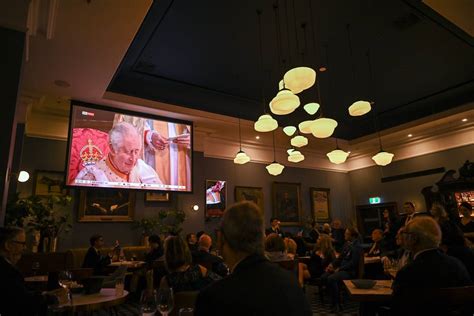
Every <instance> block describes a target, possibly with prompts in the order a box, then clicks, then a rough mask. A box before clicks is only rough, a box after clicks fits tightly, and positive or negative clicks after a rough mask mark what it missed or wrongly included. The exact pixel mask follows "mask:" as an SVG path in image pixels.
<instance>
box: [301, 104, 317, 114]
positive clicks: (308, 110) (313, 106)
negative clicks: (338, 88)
mask: <svg viewBox="0 0 474 316" xmlns="http://www.w3.org/2000/svg"><path fill="white" fill-rule="evenodd" d="M304 110H305V111H306V113H308V114H309V115H313V114H315V113H316V112H318V110H319V103H316V102H311V103H308V104H306V105H305V106H304Z"/></svg>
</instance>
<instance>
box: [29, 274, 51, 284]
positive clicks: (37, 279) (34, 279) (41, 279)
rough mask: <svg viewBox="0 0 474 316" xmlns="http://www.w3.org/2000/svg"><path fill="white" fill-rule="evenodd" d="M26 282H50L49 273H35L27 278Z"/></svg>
mask: <svg viewBox="0 0 474 316" xmlns="http://www.w3.org/2000/svg"><path fill="white" fill-rule="evenodd" d="M25 282H48V276H47V275H34V276H30V277H26V278H25Z"/></svg>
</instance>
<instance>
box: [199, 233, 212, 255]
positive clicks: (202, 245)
mask: <svg viewBox="0 0 474 316" xmlns="http://www.w3.org/2000/svg"><path fill="white" fill-rule="evenodd" d="M211 246H212V238H211V236H209V235H206V234H202V235H201V237H199V249H203V250H206V251H209V249H210V248H211Z"/></svg>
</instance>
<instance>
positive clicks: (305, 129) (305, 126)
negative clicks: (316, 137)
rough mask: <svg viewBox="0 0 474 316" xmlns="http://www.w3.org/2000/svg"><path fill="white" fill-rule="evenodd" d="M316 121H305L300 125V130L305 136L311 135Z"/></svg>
mask: <svg viewBox="0 0 474 316" xmlns="http://www.w3.org/2000/svg"><path fill="white" fill-rule="evenodd" d="M314 122H315V120H310V121H303V122H301V123H299V124H298V129H299V130H300V132H301V133H303V134H311V126H312V125H313V124H314Z"/></svg>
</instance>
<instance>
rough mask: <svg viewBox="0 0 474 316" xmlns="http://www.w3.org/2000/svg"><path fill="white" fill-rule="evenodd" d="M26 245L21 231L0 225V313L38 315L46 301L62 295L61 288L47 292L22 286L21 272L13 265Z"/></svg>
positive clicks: (52, 301) (53, 300) (48, 301)
mask: <svg viewBox="0 0 474 316" xmlns="http://www.w3.org/2000/svg"><path fill="white" fill-rule="evenodd" d="M25 245H26V235H25V231H24V230H23V229H21V228H18V227H0V280H1V281H0V315H2V316H7V315H39V314H43V313H45V312H46V306H47V305H53V304H57V303H58V297H60V298H64V297H65V296H66V293H65V290H64V289H59V290H55V291H51V292H47V293H38V292H33V291H30V290H28V289H27V287H26V286H25V282H24V278H23V275H22V274H21V273H20V271H18V270H17V269H16V268H15V264H16V263H17V262H18V261H19V260H20V259H21V255H22V254H23V251H24V248H25Z"/></svg>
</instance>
